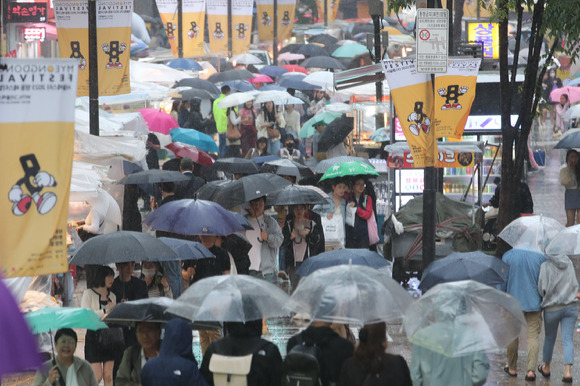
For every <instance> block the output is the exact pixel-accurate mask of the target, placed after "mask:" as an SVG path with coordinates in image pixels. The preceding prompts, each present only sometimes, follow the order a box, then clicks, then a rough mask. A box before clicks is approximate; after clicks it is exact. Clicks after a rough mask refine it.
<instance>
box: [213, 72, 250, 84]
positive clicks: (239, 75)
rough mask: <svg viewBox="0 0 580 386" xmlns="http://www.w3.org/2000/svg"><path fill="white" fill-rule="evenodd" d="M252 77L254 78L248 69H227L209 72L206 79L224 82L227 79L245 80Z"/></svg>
mask: <svg viewBox="0 0 580 386" xmlns="http://www.w3.org/2000/svg"><path fill="white" fill-rule="evenodd" d="M252 78H254V74H252V73H251V72H250V71H248V70H228V71H224V72H216V73H215V74H211V76H210V77H209V78H208V79H207V80H209V81H210V82H213V83H217V82H226V81H228V80H247V79H252Z"/></svg>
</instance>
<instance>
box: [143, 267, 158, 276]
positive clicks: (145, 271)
mask: <svg viewBox="0 0 580 386" xmlns="http://www.w3.org/2000/svg"><path fill="white" fill-rule="evenodd" d="M141 273H143V276H145V277H153V276H155V268H153V269H142V270H141Z"/></svg>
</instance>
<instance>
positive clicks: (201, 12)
mask: <svg viewBox="0 0 580 386" xmlns="http://www.w3.org/2000/svg"><path fill="white" fill-rule="evenodd" d="M155 2H156V4H157V9H158V10H159V15H160V16H161V21H162V22H163V25H164V26H165V31H166V33H167V38H168V40H169V45H170V46H171V53H172V54H173V56H174V57H176V58H177V57H178V52H177V51H178V44H177V43H178V36H177V31H178V22H177V0H155ZM182 20H183V29H182V34H183V38H182V41H183V56H184V57H190V56H201V55H205V48H204V37H205V28H204V25H205V0H183V3H182Z"/></svg>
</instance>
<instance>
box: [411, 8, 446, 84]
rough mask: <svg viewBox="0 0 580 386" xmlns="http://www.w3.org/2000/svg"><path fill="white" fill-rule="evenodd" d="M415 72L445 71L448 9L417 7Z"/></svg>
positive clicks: (433, 72)
mask: <svg viewBox="0 0 580 386" xmlns="http://www.w3.org/2000/svg"><path fill="white" fill-rule="evenodd" d="M415 28H416V29H417V60H416V62H417V72H421V73H428V74H435V73H445V72H447V59H448V44H449V10H447V9H445V8H419V9H418V10H417V21H416V23H415Z"/></svg>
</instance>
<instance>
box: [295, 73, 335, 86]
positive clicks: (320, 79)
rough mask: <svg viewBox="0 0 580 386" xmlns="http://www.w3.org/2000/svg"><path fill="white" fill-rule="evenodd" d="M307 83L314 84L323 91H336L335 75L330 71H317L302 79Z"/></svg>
mask: <svg viewBox="0 0 580 386" xmlns="http://www.w3.org/2000/svg"><path fill="white" fill-rule="evenodd" d="M302 80H303V81H304V82H306V83H312V84H315V85H317V86H320V87H322V88H323V89H327V88H329V89H334V73H333V72H329V71H316V72H313V73H312V74H310V75H307V76H306V77H305V78H304V79H302Z"/></svg>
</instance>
